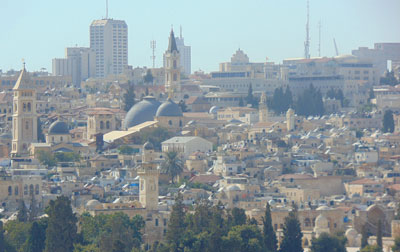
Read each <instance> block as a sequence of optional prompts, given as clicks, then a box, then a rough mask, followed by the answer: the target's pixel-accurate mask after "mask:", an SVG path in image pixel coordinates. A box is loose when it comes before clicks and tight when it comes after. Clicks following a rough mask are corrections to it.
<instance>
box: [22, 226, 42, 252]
mask: <svg viewBox="0 0 400 252" xmlns="http://www.w3.org/2000/svg"><path fill="white" fill-rule="evenodd" d="M43 231H44V230H42V228H40V226H39V224H38V223H37V222H33V223H32V227H31V229H30V231H29V237H28V240H27V241H26V244H25V245H24V251H26V252H42V251H43V249H44V241H45V237H44V235H45V234H44V232H43Z"/></svg>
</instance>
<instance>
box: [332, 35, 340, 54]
mask: <svg viewBox="0 0 400 252" xmlns="http://www.w3.org/2000/svg"><path fill="white" fill-rule="evenodd" d="M333 44H334V45H335V52H336V56H339V50H338V49H337V45H336V40H335V38H333Z"/></svg>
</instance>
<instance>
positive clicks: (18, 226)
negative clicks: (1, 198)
mask: <svg viewBox="0 0 400 252" xmlns="http://www.w3.org/2000/svg"><path fill="white" fill-rule="evenodd" d="M30 227H31V223H29V222H20V221H7V223H5V225H4V230H5V240H6V241H7V244H8V246H9V248H13V250H15V251H19V250H21V248H22V247H23V245H24V243H25V241H26V240H27V239H28V237H29V230H30ZM13 250H10V251H13ZM7 252H8V250H7Z"/></svg>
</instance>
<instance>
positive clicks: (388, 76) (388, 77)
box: [380, 71, 398, 86]
mask: <svg viewBox="0 0 400 252" xmlns="http://www.w3.org/2000/svg"><path fill="white" fill-rule="evenodd" d="M397 83H398V80H397V79H396V77H395V76H394V72H393V71H390V72H389V71H386V73H385V76H383V77H381V79H380V84H381V85H390V86H395V85H397Z"/></svg>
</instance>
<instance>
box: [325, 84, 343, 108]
mask: <svg viewBox="0 0 400 252" xmlns="http://www.w3.org/2000/svg"><path fill="white" fill-rule="evenodd" d="M326 97H328V98H330V99H335V100H338V101H340V105H342V106H343V105H344V95H343V91H342V90H341V89H333V87H332V88H331V89H329V90H328V92H327V93H326Z"/></svg>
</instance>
